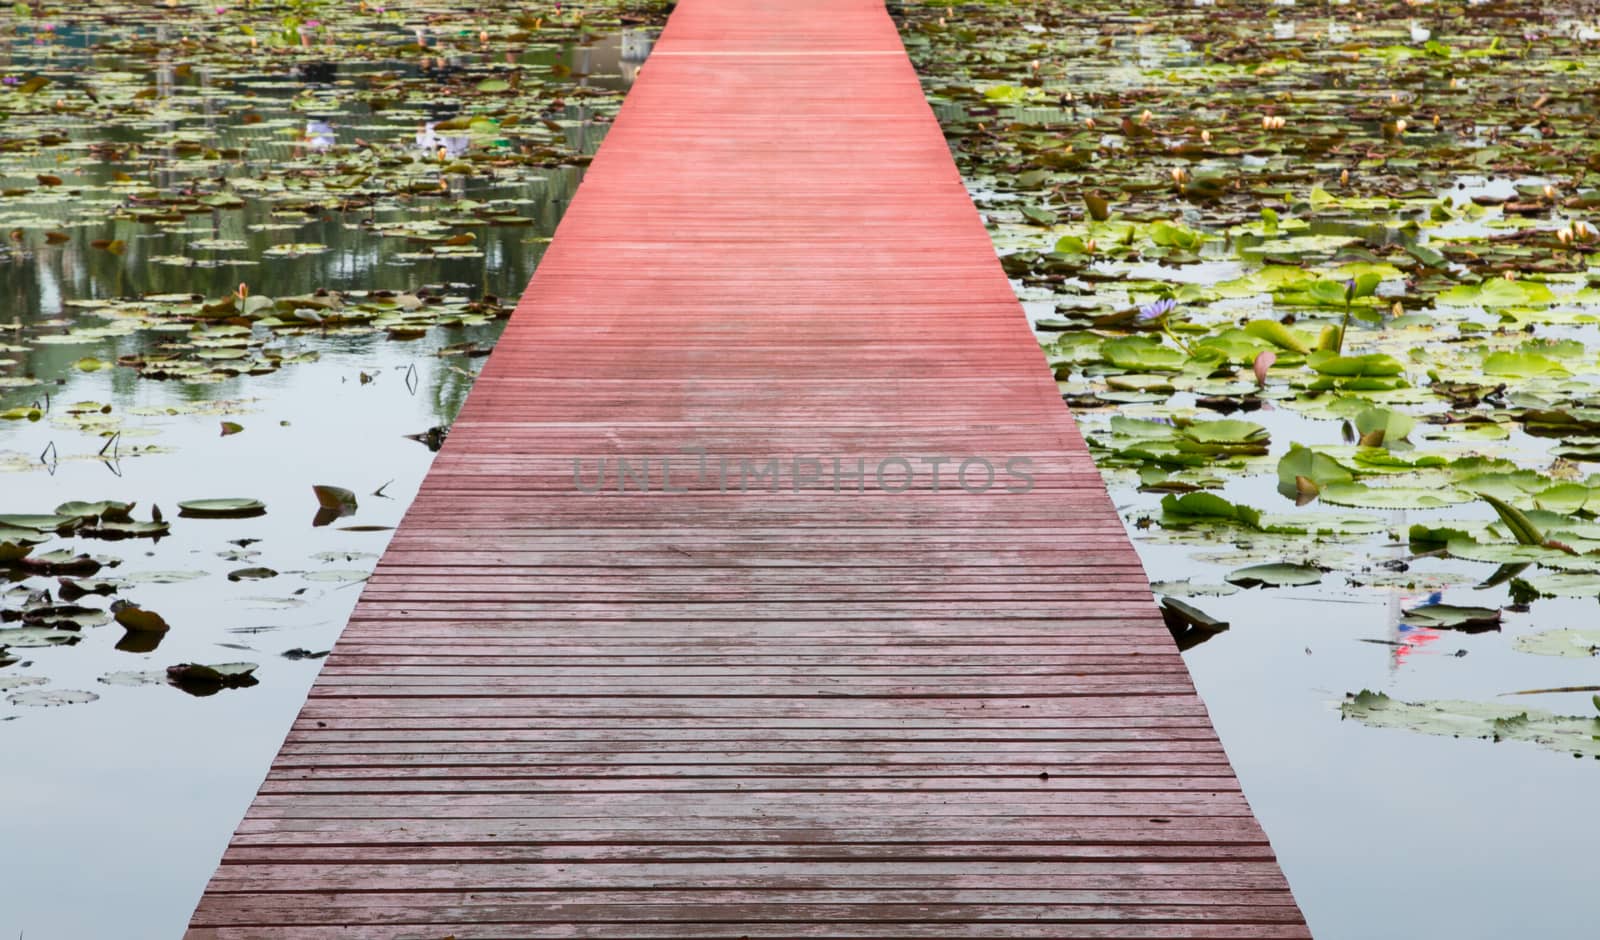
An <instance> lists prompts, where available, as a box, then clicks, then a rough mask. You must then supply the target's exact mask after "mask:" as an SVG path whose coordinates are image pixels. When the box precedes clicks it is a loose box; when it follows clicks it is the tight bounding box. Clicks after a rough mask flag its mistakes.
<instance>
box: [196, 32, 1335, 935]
mask: <svg viewBox="0 0 1600 940" xmlns="http://www.w3.org/2000/svg"><path fill="white" fill-rule="evenodd" d="M846 75H847V76H848V81H842V80H841V76H846ZM624 461H626V462H627V468H626V470H624V464H623V462H624ZM1014 461H1021V463H1020V464H1018V463H1014ZM602 462H604V466H605V467H608V468H609V470H608V471H605V472H608V473H609V474H610V477H609V478H607V477H604V476H602V475H601V474H602ZM1019 467H1020V468H1021V470H1022V473H1020V474H1018V473H1015V472H1013V470H1014V469H1015V468H1019ZM963 468H965V469H963ZM986 468H987V469H986ZM936 472H937V475H936ZM963 474H965V475H963ZM973 474H977V481H978V482H982V483H983V484H984V485H983V486H971V485H965V486H964V485H963V484H972V483H973V482H974V480H973V479H971V477H972V475H973ZM990 474H992V475H993V476H992V479H991V478H990ZM189 936H190V937H191V938H194V940H237V938H252V940H254V938H272V940H328V938H334V937H338V938H345V940H363V938H383V940H393V938H397V937H415V938H432V940H437V938H439V937H446V936H456V937H462V938H466V937H473V938H483V940H491V938H512V937H517V938H554V937H569V938H578V937H586V938H602V937H605V938H619V940H620V938H630V940H652V938H679V940H688V938H696V940H705V938H736V937H739V938H758V937H759V938H777V937H788V938H838V940H843V938H865V937H875V938H884V940H888V938H928V940H933V938H954V937H964V938H980V937H996V938H998V937H1034V938H1121V940H1180V938H1219V940H1220V938H1234V940H1250V938H1257V940H1298V938H1305V937H1308V936H1309V934H1308V932H1307V930H1306V928H1305V925H1304V922H1303V921H1302V919H1301V917H1300V912H1299V910H1298V909H1297V908H1296V906H1295V903H1294V899H1293V897H1292V895H1291V894H1290V892H1289V888H1288V885H1287V884H1286V883H1285V881H1284V879H1283V876H1282V874H1281V872H1280V871H1279V870H1278V866H1277V863H1276V861H1275V860H1274V858H1273V854H1272V849H1271V846H1270V845H1269V844H1268V842H1267V839H1266V836H1265V835H1264V834H1263V833H1262V831H1261V828H1260V826H1259V825H1258V824H1257V822H1256V820H1255V819H1254V817H1253V815H1252V814H1251V811H1250V807H1249V805H1248V803H1247V802H1246V800H1245V797H1244V795H1243V794H1242V793H1241V792H1240V788H1239V783H1238V780H1237V779H1236V778H1235V777H1234V775H1233V771H1232V769H1231V767H1230V765H1229V763H1228V760H1227V756H1226V754H1225V753H1224V752H1223V749H1222V746H1221V744H1220V742H1218V740H1217V737H1216V734H1215V732H1214V731H1213V729H1212V728H1211V725H1210V721H1209V719H1208V717H1207V715H1206V711H1205V707H1204V705H1203V704H1202V703H1201V702H1200V700H1199V698H1198V697H1197V696H1196V695H1195V692H1194V687H1193V685H1192V683H1191V682H1190V679H1189V676H1188V673H1187V671H1186V670H1185V668H1184V666H1183V662H1182V660H1181V659H1180V658H1179V656H1178V654H1177V652H1176V651H1175V649H1174V648H1173V645H1172V642H1171V639H1170V637H1169V635H1168V633H1167V630H1166V628H1165V626H1164V625H1163V623H1162V620H1161V617H1160V615H1159V613H1158V612H1157V611H1156V609H1155V607H1154V605H1153V603H1152V601H1151V597H1150V593H1149V587H1148V584H1147V582H1146V579H1145V574H1144V571H1143V569H1142V567H1141V566H1140V564H1139V560H1138V558H1137V556H1136V555H1135V554H1134V552H1133V550H1132V547H1131V546H1130V545H1129V543H1128V541H1127V538H1126V537H1125V535H1124V530H1123V523H1122V521H1121V520H1119V519H1118V518H1117V514H1116V509H1115V507H1114V506H1112V504H1111V502H1110V499H1109V497H1108V496H1107V494H1106V491H1105V488H1104V486H1103V485H1102V484H1101V480H1100V475H1099V473H1098V471H1097V470H1096V469H1095V467H1094V464H1093V462H1092V461H1091V460H1090V458H1089V455H1088V452H1087V450H1086V448H1085V446H1084V442H1083V438H1082V436H1081V435H1080V434H1079V432H1078V429H1077V427H1076V425H1075V423H1074V422H1073V419H1072V417H1071V415H1070V414H1069V413H1068V412H1067V410H1066V409H1065V408H1064V407H1063V405H1062V403H1061V399H1060V396H1059V393H1058V391H1057V389H1056V386H1055V383H1054V381H1053V379H1052V377H1051V375H1050V372H1049V370H1048V369H1047V368H1046V366H1045V363H1044V361H1043V357H1042V356H1041V354H1040V352H1039V349H1038V347H1037V345H1036V344H1035V342H1034V340H1033V337H1032V334H1031V332H1030V330H1029V329H1028V326H1027V322H1026V319H1025V317H1024V315H1023V313H1022V311H1021V310H1020V308H1019V307H1018V304H1017V302H1016V299H1015V297H1014V295H1013V292H1012V290H1011V287H1010V285H1009V283H1008V282H1007V280H1006V278H1005V276H1004V274H1003V273H1002V272H1001V269H1000V267H999V265H998V263H997V262H996V260H995V257H994V252H993V248H992V246H991V244H990V242H989V239H988V236H987V234H986V233H985V230H984V228H983V225H982V223H981V221H980V220H979V219H978V216H977V214H976V212H975V211H974V210H973V207H972V204H971V202H970V201H969V200H968V199H967V197H966V193H965V190H964V188H963V186H962V183H961V180H960V178H959V176H958V175H957V173H956V170H955V167H954V165H953V163H952V162H951V160H950V157H949V152H948V148H947V146H946V144H945V141H944V139H943V136H942V135H941V134H940V132H939V129H938V126H937V124H936V122H935V121H934V119H933V116H932V114H931V113H930V112H929V110H928V108H927V105H926V104H925V102H924V100H923V96H922V91H921V88H920V86H919V84H918V81H917V78H916V75H915V74H914V73H913V71H912V70H911V67H910V64H909V62H908V61H907V59H906V57H905V54H904V50H903V49H902V47H901V45H900V42H899V39H898V37H897V36H896V34H895V31H894V28H893V25H892V23H891V22H890V21H889V19H888V17H887V16H886V15H885V12H884V10H883V8H882V7H881V5H880V4H879V3H877V2H875V0H808V2H807V3H805V4H799V3H779V2H775V0H681V2H680V3H679V4H678V6H677V9H676V11H675V12H674V14H673V16H672V19H671V22H670V24H669V26H668V27H667V29H666V32H665V34H664V36H663V38H662V40H661V42H660V44H659V46H658V48H657V50H656V52H655V54H654V56H653V57H652V58H651V60H650V61H649V63H648V64H647V65H646V67H645V68H644V70H643V72H642V78H641V80H640V81H639V82H638V84H637V85H636V86H635V87H634V89H633V90H632V92H631V93H630V95H629V98H628V101H627V103H626V104H625V106H624V108H623V111H622V114H621V115H620V116H619V118H618V120H617V121H616V123H615V125H614V126H613V128H612V129H611V131H610V133H609V134H608V136H607V138H606V141H605V143H604V145H603V147H602V148H601V151H600V153H599V155H598V156H597V158H596V159H595V161H594V163H593V165H592V167H591V169H590V171H589V172H588V174H587V176H586V178H585V181H584V183H583V185H582V186H581V187H580V189H579V192H578V195H577V197H576V199H575V200H574V202H573V204H572V207H571V209H570V210H569V212H568V213H567V215H566V217H565V219H564V221H563V222H562V224H561V227H560V230H559V231H558V233H557V236H556V238H555V240H554V241H553V242H552V243H551V245H550V246H549V247H548V250H547V251H546V253H545V254H544V256H543V259H542V260H541V262H540V265H539V268H538V272H537V274H536V275H535V276H534V279H533V282H532V283H531V284H530V285H529V289H528V291H527V293H526V295H525V296H524V297H523V299H522V302H521V304H520V305H519V306H518V308H517V312H516V314H515V316H514V317H513V318H512V320H511V323H510V324H509V326H508V328H507V330H506V332H505V335H504V337H503V338H502V339H501V341H500V343H499V345H498V347H497V349H496V351H495V353H494V355H493V356H492V357H490V359H489V361H488V363H487V364H486V367H485V369H484V371H483V374H482V376H481V377H480V379H479V380H478V382H477V384H476V386H475V387H474V388H473V390H472V393H471V395H470V396H469V398H468V399H467V402H466V404H465V406H464V407H463V409H462V411H461V414H460V415H459V416H458V418H457V420H456V423H455V425H454V427H453V430H452V433H451V435H450V438H449V440H448V442H447V443H446V444H445V446H444V448H443V450H442V451H441V452H440V453H439V455H438V458H437V460H436V461H435V463H434V465H433V468H432V470H431V472H430V473H429V475H428V477H427V479H426V480H425V481H424V483H423V485H422V487H421V491H420V493H419V495H418V497H417V499H416V501H415V503H414V504H413V506H412V507H411V509H410V511H409V512H408V513H407V515H406V517H405V520H404V522H403V523H402V524H401V526H400V528H399V530H398V531H397V532H396V533H395V535H394V539H393V541H392V542H391V544H390V547H389V550H388V551H387V552H386V553H385V555H384V557H383V559H382V560H381V561H380V563H379V565H378V568H377V571H376V572H375V573H374V574H373V576H372V577H371V579H370V580H369V582H368V583H367V584H366V585H365V589H364V592H363V594H362V597H361V600H360V603H359V604H358V606H357V608H356V610H355V612H354V614H353V615H352V617H351V618H350V622H349V624H348V626H347V627H346V629H345V632H344V635H343V637H342V638H341V639H340V641H339V643H338V645H337V646H336V648H335V649H334V651H333V653H332V655H330V656H329V657H328V659H327V661H326V663H325V665H324V668H323V670H322V673H321V675H320V677H319V678H318V681H317V683H316V685H315V687H314V688H313V689H312V692H311V694H310V697H309V698H308V700H307V702H306V705H305V707H304V709H303V710H302V711H301V714H300V716H299V718H298V719H297V720H296V722H295V723H294V726H293V728H292V730H291V731H290V733H289V736H288V739H287V741H286V742H285V743H284V744H283V746H282V749H281V750H280V752H279V754H278V756H277V759H276V761H275V762H274V764H273V767H272V770H271V773H270V774H269V775H268V777H267V779H266V781H265V782H264V783H263V784H262V787H261V790H260V793H259V794H258V796H257V798H256V801H255V803H254V805H253V806H252V807H251V809H250V811H249V813H248V815H247V816H246V818H245V819H244V821H243V822H242V823H241V824H240V827H239V829H238V831H237V832H236V833H235V835H234V839H233V842H232V844H231V845H230V846H229V847H228V850H227V853H226V854H225V856H224V857H223V859H222V864H221V866H220V868H219V869H218V871H217V873H216V875H215V876H214V878H213V880H212V882H211V885H210V887H209V888H208V890H207V892H206V894H205V896H204V898H203V899H202V900H201V902H200V905H199V907H198V909H197V910H196V912H195V914H194V918H193V921H192V925H191V929H190V933H189Z"/></svg>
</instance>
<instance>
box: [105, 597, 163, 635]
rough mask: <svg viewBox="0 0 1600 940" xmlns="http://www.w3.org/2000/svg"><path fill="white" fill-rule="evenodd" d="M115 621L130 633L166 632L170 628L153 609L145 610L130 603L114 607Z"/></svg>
mask: <svg viewBox="0 0 1600 940" xmlns="http://www.w3.org/2000/svg"><path fill="white" fill-rule="evenodd" d="M116 618H117V623H119V624H121V625H122V627H123V629H125V630H128V631H129V632H131V633H166V632H167V631H168V630H170V629H172V628H171V627H170V626H168V625H167V621H166V620H164V619H162V616H161V615H160V614H158V613H156V612H155V611H153V610H145V609H144V608H142V607H135V606H133V605H132V604H125V605H123V606H121V607H118V608H117V609H116Z"/></svg>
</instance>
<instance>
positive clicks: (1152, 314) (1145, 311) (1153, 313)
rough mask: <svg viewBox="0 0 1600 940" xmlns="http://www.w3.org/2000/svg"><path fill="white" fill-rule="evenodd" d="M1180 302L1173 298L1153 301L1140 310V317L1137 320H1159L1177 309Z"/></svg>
mask: <svg viewBox="0 0 1600 940" xmlns="http://www.w3.org/2000/svg"><path fill="white" fill-rule="evenodd" d="M1177 306H1178V302H1177V301H1176V300H1173V299H1172V298H1171V297H1166V298H1163V299H1161V300H1153V301H1151V302H1150V303H1147V304H1145V305H1144V306H1142V307H1140V308H1139V315H1138V317H1136V318H1135V319H1137V320H1139V321H1140V322H1144V321H1147V320H1157V319H1160V318H1161V317H1164V316H1166V315H1167V314H1169V313H1171V312H1172V311H1173V310H1175V309H1177Z"/></svg>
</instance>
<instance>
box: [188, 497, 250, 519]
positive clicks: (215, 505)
mask: <svg viewBox="0 0 1600 940" xmlns="http://www.w3.org/2000/svg"><path fill="white" fill-rule="evenodd" d="M178 509H179V511H180V515H184V516H190V517H193V518H197V519H243V518H248V517H250V516H260V515H263V514H265V513H266V511H267V504H266V503H263V502H262V501H261V500H259V499H246V498H227V499H191V500H186V501H184V502H181V503H179V504H178Z"/></svg>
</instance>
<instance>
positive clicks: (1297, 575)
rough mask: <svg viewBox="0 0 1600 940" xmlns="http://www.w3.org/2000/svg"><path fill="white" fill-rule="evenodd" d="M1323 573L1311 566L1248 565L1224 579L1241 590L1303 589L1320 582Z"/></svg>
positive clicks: (1230, 573)
mask: <svg viewBox="0 0 1600 940" xmlns="http://www.w3.org/2000/svg"><path fill="white" fill-rule="evenodd" d="M1322 575H1323V571H1322V569H1321V568H1316V567H1313V566H1311V565H1291V564H1272V565H1250V566H1249V567H1246V568H1239V569H1237V570H1235V571H1232V572H1229V573H1228V576H1227V577H1226V578H1225V579H1224V580H1225V581H1227V582H1228V583H1229V584H1237V585H1239V586H1240V587H1243V588H1252V587H1304V586H1307V585H1311V584H1320V583H1321V582H1322Z"/></svg>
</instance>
